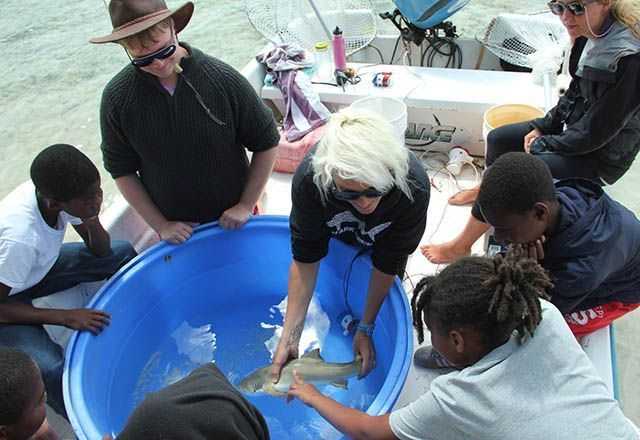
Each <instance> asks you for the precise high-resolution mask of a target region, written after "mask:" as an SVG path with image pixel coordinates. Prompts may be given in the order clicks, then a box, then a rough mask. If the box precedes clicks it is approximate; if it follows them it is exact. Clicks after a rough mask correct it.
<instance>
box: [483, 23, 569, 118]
mask: <svg viewBox="0 0 640 440" xmlns="http://www.w3.org/2000/svg"><path fill="white" fill-rule="evenodd" d="M477 39H478V40H479V41H480V42H481V43H482V44H483V45H484V47H486V48H487V49H489V51H491V52H492V53H493V54H494V55H496V56H497V57H498V58H500V59H502V60H503V61H506V62H508V63H510V64H515V65H517V66H521V67H528V68H531V69H532V71H533V77H534V81H535V82H536V83H538V84H542V85H543V86H544V93H545V99H544V101H545V108H546V109H549V108H551V107H552V106H553V97H552V93H553V92H552V87H553V85H554V84H555V81H556V76H557V72H558V70H559V69H560V65H561V64H562V61H563V57H564V52H565V49H567V48H568V47H569V34H568V33H567V31H566V30H565V28H564V26H563V25H562V23H560V20H558V18H557V17H555V16H553V15H551V14H549V13H545V14H534V15H522V14H500V15H498V16H497V17H495V18H493V19H492V20H491V22H490V23H489V26H488V27H487V29H486V31H485V32H484V34H483V35H481V36H479V37H477Z"/></svg>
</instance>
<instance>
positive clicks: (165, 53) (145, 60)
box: [131, 44, 176, 67]
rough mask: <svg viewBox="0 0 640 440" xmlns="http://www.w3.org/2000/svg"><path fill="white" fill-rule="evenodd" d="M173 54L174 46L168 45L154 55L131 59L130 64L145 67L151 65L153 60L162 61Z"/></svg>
mask: <svg viewBox="0 0 640 440" xmlns="http://www.w3.org/2000/svg"><path fill="white" fill-rule="evenodd" d="M175 52H176V45H175V44H170V45H168V46H166V47H163V48H162V49H160V50H158V51H156V52H154V53H151V54H149V55H146V56H143V57H141V58H131V64H133V65H134V66H136V67H146V66H148V65H150V64H151V63H153V62H154V61H155V60H164V59H166V58H169V57H170V56H171V55H173V54H174V53H175Z"/></svg>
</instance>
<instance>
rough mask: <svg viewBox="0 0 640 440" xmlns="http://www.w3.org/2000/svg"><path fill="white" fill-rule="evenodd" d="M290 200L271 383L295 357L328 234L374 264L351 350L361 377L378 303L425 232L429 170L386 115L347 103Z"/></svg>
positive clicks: (370, 358)
mask: <svg viewBox="0 0 640 440" xmlns="http://www.w3.org/2000/svg"><path fill="white" fill-rule="evenodd" d="M292 202H293V207H292V209H291V216H290V227H291V247H292V251H293V263H292V264H291V268H290V272H289V287H288V293H289V297H288V304H287V312H286V315H285V320H284V325H283V327H284V328H283V333H282V337H281V339H280V341H279V344H278V348H277V349H276V353H275V355H274V358H273V365H272V370H271V371H272V375H273V379H274V382H275V381H277V380H278V379H279V373H280V370H281V368H282V366H283V365H284V364H285V363H286V362H287V361H288V360H289V359H291V358H295V357H297V356H298V344H299V340H300V335H301V333H302V329H303V327H304V321H305V317H306V313H307V309H308V307H309V302H310V300H311V296H312V294H313V289H314V286H315V283H316V277H317V274H318V267H319V264H320V260H321V259H322V258H323V257H324V256H325V255H327V252H328V245H329V239H330V238H331V237H335V238H337V239H339V240H341V241H344V242H346V243H349V244H353V245H356V246H359V247H361V248H365V249H370V250H371V259H372V261H373V270H372V272H371V278H370V281H369V287H368V292H367V299H366V305H365V310H364V312H363V314H362V319H361V320H360V323H359V325H358V328H357V331H356V335H355V337H354V353H355V354H359V355H361V356H362V360H363V365H362V369H361V372H360V375H361V377H362V376H365V375H367V374H368V373H369V372H370V371H371V369H372V368H373V367H374V365H375V349H374V346H373V343H372V339H371V335H372V333H373V328H374V323H375V319H376V316H377V314H378V311H379V309H380V306H381V305H382V302H383V301H384V299H385V297H386V295H387V292H388V291H389V288H390V286H391V284H392V283H393V280H394V277H395V276H396V275H400V276H402V274H403V272H404V267H405V265H406V263H407V258H408V256H409V255H410V254H411V253H412V252H413V251H414V250H415V249H416V248H417V246H418V243H419V242H420V239H421V238H422V234H423V233H424V229H425V226H426V219H427V207H428V205H429V180H428V177H427V175H426V173H425V171H424V169H423V167H422V164H421V163H420V161H419V160H418V159H417V158H416V157H415V156H414V155H413V154H412V153H411V152H410V151H409V150H408V149H407V148H405V146H404V145H403V144H402V143H401V142H400V141H399V139H398V138H397V136H395V134H394V132H393V129H392V127H391V125H390V124H389V123H388V122H387V121H385V120H384V119H382V118H380V117H379V116H376V115H374V114H372V113H367V112H358V111H356V110H353V109H350V108H347V109H344V110H342V111H340V112H338V113H336V114H334V115H333V116H332V118H331V120H330V121H329V123H328V124H327V128H326V131H325V133H324V135H323V137H322V139H321V140H320V142H319V143H318V145H317V147H316V148H315V150H312V151H311V152H309V154H308V155H307V157H306V158H305V159H304V160H303V162H302V163H301V164H300V166H299V167H298V169H297V171H296V173H295V176H294V178H293V185H292Z"/></svg>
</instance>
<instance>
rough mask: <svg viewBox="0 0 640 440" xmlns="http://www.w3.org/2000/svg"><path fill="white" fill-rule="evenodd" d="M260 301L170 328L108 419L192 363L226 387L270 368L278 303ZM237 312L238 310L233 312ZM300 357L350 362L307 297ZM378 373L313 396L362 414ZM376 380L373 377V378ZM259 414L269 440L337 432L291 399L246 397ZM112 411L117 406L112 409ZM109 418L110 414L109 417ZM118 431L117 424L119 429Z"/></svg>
mask: <svg viewBox="0 0 640 440" xmlns="http://www.w3.org/2000/svg"><path fill="white" fill-rule="evenodd" d="M280 298H282V296H281V295H279V296H275V297H273V296H264V297H260V298H258V299H257V301H252V303H251V305H250V306H248V305H247V304H238V303H234V302H230V303H228V304H226V305H225V308H226V307H228V310H217V311H216V316H217V318H216V320H215V321H213V322H212V321H211V318H210V316H211V313H210V311H207V310H206V309H203V310H202V311H201V316H191V317H190V318H189V322H186V321H183V322H180V323H176V325H175V329H174V330H173V331H171V332H169V333H170V336H169V337H167V338H166V339H165V340H163V341H161V343H160V345H159V346H157V347H155V348H154V350H153V351H151V354H150V356H149V357H148V360H147V361H146V363H145V364H144V366H143V367H142V368H141V371H140V374H139V376H138V379H137V382H136V383H135V385H134V391H133V394H132V400H131V402H127V405H122V404H121V403H122V402H121V403H120V404H119V405H113V407H112V411H113V413H112V415H114V416H116V417H115V418H112V420H119V421H121V423H122V424H124V421H125V420H126V417H127V415H128V414H129V412H130V411H131V410H132V409H133V408H134V407H135V406H136V405H137V404H138V403H140V401H142V399H144V396H145V395H146V394H147V393H148V392H152V391H155V390H157V389H159V388H161V387H164V386H166V385H170V384H172V383H174V382H176V381H178V380H180V379H181V378H183V377H184V376H186V375H187V374H188V373H189V372H190V371H191V370H193V369H194V368H196V367H197V366H199V365H202V364H204V363H207V362H215V363H216V364H217V365H218V367H219V368H220V369H221V370H222V371H224V372H225V373H226V375H227V378H228V379H229V381H230V382H231V383H233V384H237V383H239V382H240V380H241V379H242V378H243V377H245V376H247V374H249V373H250V372H252V371H253V370H255V369H256V368H259V367H261V366H263V365H265V364H268V363H270V362H271V359H272V357H273V353H274V351H275V349H276V346H277V343H278V340H279V339H280V336H281V334H282V321H283V316H284V313H285V310H286V298H285V299H284V300H282V301H280ZM238 310H243V312H242V313H238V312H237V311H238ZM299 348H300V353H301V354H302V353H304V352H306V351H309V350H313V349H316V348H317V349H320V350H321V352H322V356H323V357H324V358H325V359H326V360H327V361H328V362H349V361H352V360H353V351H352V339H351V336H344V335H343V334H342V329H341V328H340V326H339V325H338V324H337V323H335V322H331V321H330V319H329V317H328V315H327V313H326V312H325V311H324V310H323V309H322V307H321V305H320V303H319V302H318V301H316V299H315V297H314V299H312V301H311V303H310V306H309V312H308V315H307V319H306V323H305V328H304V331H303V333H302V337H301V340H300V347H299ZM383 375H384V373H383V372H382V371H374V372H373V373H371V375H370V378H369V379H365V380H362V381H359V380H357V379H356V378H351V379H349V381H348V389H346V390H345V389H340V388H336V387H333V386H331V385H324V386H320V390H321V391H322V392H324V393H325V394H327V395H329V396H331V397H332V398H334V399H337V400H338V401H340V402H342V403H344V404H346V405H348V406H351V407H355V408H358V409H362V410H366V409H367V408H368V407H369V405H370V404H371V402H372V401H373V399H374V395H375V393H376V392H377V390H376V389H373V388H374V386H373V385H371V383H381V382H382V381H383V380H382V379H381V377H382V376H383ZM379 376H380V377H379ZM246 397H247V398H248V399H249V400H250V401H251V402H252V403H253V404H254V405H255V406H256V407H258V408H259V409H260V411H261V412H262V414H263V415H264V416H265V419H266V420H267V423H268V425H269V429H270V432H271V437H272V438H276V439H282V440H287V439H296V440H304V439H338V438H341V437H342V436H341V434H340V433H339V432H338V431H336V430H335V429H334V428H333V427H332V426H331V425H330V424H328V423H327V422H325V421H324V420H323V419H321V418H320V417H318V416H317V414H316V413H315V411H314V410H312V409H310V408H308V407H306V406H304V405H303V404H302V403H301V402H299V401H294V402H292V403H290V404H287V403H286V402H285V399H284V398H277V397H272V396H268V395H246ZM116 407H117V408H116ZM116 412H117V414H116ZM120 426H122V425H120Z"/></svg>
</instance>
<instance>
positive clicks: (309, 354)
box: [301, 348, 324, 361]
mask: <svg viewBox="0 0 640 440" xmlns="http://www.w3.org/2000/svg"><path fill="white" fill-rule="evenodd" d="M302 358H309V359H319V360H321V361H324V359H322V356H320V349H319V348H316V349H315V350H311V351H308V352H306V353H305V354H303V355H302V357H301V359H302Z"/></svg>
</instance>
